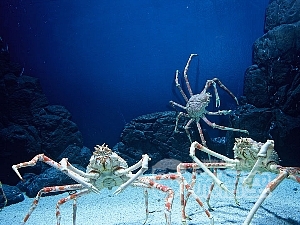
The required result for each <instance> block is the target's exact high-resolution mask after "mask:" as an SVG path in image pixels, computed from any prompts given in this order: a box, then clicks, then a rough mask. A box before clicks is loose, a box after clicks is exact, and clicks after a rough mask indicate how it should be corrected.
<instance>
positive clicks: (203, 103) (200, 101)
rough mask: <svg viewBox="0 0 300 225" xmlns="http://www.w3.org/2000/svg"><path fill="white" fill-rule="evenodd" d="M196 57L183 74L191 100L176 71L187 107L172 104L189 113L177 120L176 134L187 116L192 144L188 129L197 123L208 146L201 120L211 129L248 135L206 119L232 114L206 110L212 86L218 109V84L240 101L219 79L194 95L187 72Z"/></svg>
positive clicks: (186, 127)
mask: <svg viewBox="0 0 300 225" xmlns="http://www.w3.org/2000/svg"><path fill="white" fill-rule="evenodd" d="M194 56H197V54H191V55H190V57H189V59H188V61H187V64H186V66H185V68H184V72H183V76H184V79H185V84H186V87H187V90H188V92H189V95H190V98H188V97H187V96H186V94H185V93H184V91H183V89H182V88H181V86H180V84H179V81H178V75H179V71H178V70H177V71H176V76H175V83H176V87H177V88H178V89H179V91H180V93H181V95H182V97H183V98H184V100H185V101H186V106H183V105H180V104H178V103H176V102H173V101H170V104H171V105H172V106H173V107H174V106H178V107H179V108H182V109H184V110H186V112H187V113H184V112H180V113H179V114H178V116H177V118H176V126H175V132H177V131H178V129H177V127H178V121H179V119H180V117H181V116H186V117H188V118H190V120H189V121H188V122H187V124H186V125H185V127H184V129H185V131H186V133H187V135H188V137H189V139H190V141H191V142H192V139H191V136H190V133H189V131H188V129H189V128H190V125H191V123H192V122H194V121H195V123H196V124H197V128H198V131H199V134H200V138H201V142H202V144H203V145H204V146H206V141H205V139H204V136H203V132H202V128H201V126H200V123H199V121H200V119H202V120H203V121H204V122H205V123H207V124H208V125H209V126H210V127H212V128H217V129H220V130H230V131H238V132H243V133H246V134H248V131H247V130H241V129H235V128H231V127H225V126H220V125H218V124H215V123H212V122H210V121H209V120H208V119H207V118H206V116H205V115H206V114H207V115H227V114H229V113H230V112H231V110H219V111H218V112H209V111H207V110H206V107H207V106H208V104H209V102H210V98H211V97H212V95H211V94H210V93H208V92H207V90H208V88H210V87H211V86H212V87H213V89H214V92H215V97H216V107H217V108H218V107H219V106H220V98H219V94H218V91H217V87H216V84H218V85H219V86H220V87H221V88H223V89H224V90H225V91H226V92H228V94H229V95H230V96H231V97H232V98H233V99H234V100H235V101H236V103H237V104H238V100H237V98H236V97H235V96H234V95H233V94H232V92H231V91H230V90H228V89H227V88H226V87H225V86H224V85H223V84H222V83H221V81H220V80H219V79H218V78H213V79H212V80H207V81H206V84H205V87H204V89H203V91H201V93H200V94H195V95H194V94H193V92H192V89H191V86H190V83H189V80H188V76H187V71H188V68H189V65H190V62H191V60H192V58H193V57H194Z"/></svg>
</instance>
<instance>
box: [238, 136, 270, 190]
mask: <svg viewBox="0 0 300 225" xmlns="http://www.w3.org/2000/svg"><path fill="white" fill-rule="evenodd" d="M269 149H270V150H271V151H272V149H274V141H273V140H268V141H267V142H266V143H264V144H263V145H262V146H261V148H260V151H259V152H258V154H257V157H258V158H257V161H256V163H255V164H254V166H253V167H252V169H251V171H250V173H249V174H248V176H247V177H246V178H245V180H244V181H243V185H244V186H245V185H248V186H249V187H251V186H252V183H253V178H254V176H255V175H256V173H257V172H258V171H259V170H260V168H261V167H263V166H262V164H263V161H264V160H265V159H266V157H267V151H268V150H269Z"/></svg>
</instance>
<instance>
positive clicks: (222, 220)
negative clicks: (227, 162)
mask: <svg viewBox="0 0 300 225" xmlns="http://www.w3.org/2000/svg"><path fill="white" fill-rule="evenodd" d="M184 176H185V177H187V178H188V180H189V177H190V174H189V173H185V174H184ZM234 176H235V173H234V172H233V171H228V170H227V171H226V172H225V171H219V177H220V178H221V180H222V181H223V182H224V183H225V184H226V186H227V187H228V188H229V189H230V190H233V185H234V182H235V177H234ZM274 177H275V175H273V174H269V173H264V174H262V175H257V177H256V179H255V183H254V185H253V188H252V189H248V188H243V187H242V185H241V184H240V186H239V189H238V199H239V201H240V204H241V206H236V205H235V203H234V200H233V198H232V197H230V196H229V195H228V194H226V193H224V192H223V191H222V190H221V189H220V188H218V187H216V188H215V190H214V192H213V196H212V200H211V205H212V206H213V207H214V209H215V210H214V211H213V212H212V215H213V216H214V221H215V224H216V225H219V224H224V225H231V224H242V223H243V221H244V219H245V218H246V215H247V213H248V212H249V210H250V209H251V207H252V205H253V203H254V201H256V199H257V198H258V196H259V194H260V192H261V191H262V190H263V188H264V187H265V185H266V184H267V182H268V181H270V180H272V179H273V178H274ZM244 178H245V175H243V176H242V178H241V181H242V180H243V179H244ZM160 182H161V183H164V184H166V185H168V186H170V187H172V188H173V189H174V191H175V198H174V202H173V209H172V224H178V225H179V224H181V216H180V203H179V189H178V184H177V183H176V182H175V181H160ZM209 186H210V179H209V178H208V177H207V175H205V174H203V173H202V174H201V175H199V177H198V179H197V184H196V186H195V192H196V193H197V194H198V195H199V196H200V198H201V199H202V200H203V201H205V198H206V194H207V190H208V188H209ZM113 190H115V189H113ZM113 190H102V192H101V194H99V195H97V194H90V195H87V196H83V197H81V198H79V199H78V211H77V223H76V224H77V225H96V224H105V225H125V224H130V225H138V224H143V222H144V219H145V207H144V197H143V189H141V188H133V187H130V188H128V189H126V190H125V191H124V192H122V193H121V194H119V195H118V196H113V195H112V193H113ZM65 196H67V194H60V195H56V196H51V197H43V198H42V199H41V200H40V203H39V205H38V207H37V208H36V210H35V211H34V212H33V214H32V215H31V216H30V218H29V220H28V221H27V223H26V224H27V225H56V218H55V205H56V202H57V201H58V200H59V199H61V198H62V197H65ZM164 197H165V194H164V193H162V192H160V191H157V190H150V191H149V210H150V212H151V213H150V215H149V218H148V220H147V223H146V224H149V225H150V224H151V225H161V224H165V219H164ZM32 201H33V199H29V198H26V199H25V200H24V201H23V202H21V203H18V204H15V205H11V206H8V207H5V208H4V209H3V210H2V211H0V224H1V225H16V224H21V221H22V219H23V217H24V215H25V214H26V213H27V211H28V209H29V207H30V205H31V203H32ZM187 213H188V215H189V216H190V217H191V218H192V220H190V221H189V222H188V224H189V225H196V224H197V225H198V224H209V219H208V218H207V217H206V216H205V214H204V212H203V211H202V209H201V208H200V207H199V206H198V205H197V204H196V203H195V201H194V200H193V199H190V200H189V202H188V208H187ZM61 214H62V221H61V225H72V224H73V223H72V203H71V202H68V203H66V204H65V205H63V206H62V207H61ZM251 224H260V225H266V224H272V225H277V224H278V225H283V224H286V225H291V224H293V225H296V224H300V184H298V183H296V182H294V181H291V180H285V181H283V183H281V185H280V186H279V187H278V188H277V189H276V190H275V191H274V193H272V194H271V195H270V196H269V198H267V200H266V201H265V202H264V203H263V206H262V207H261V208H260V209H259V210H258V212H257V213H256V215H255V217H254V219H253V221H252V223H251Z"/></svg>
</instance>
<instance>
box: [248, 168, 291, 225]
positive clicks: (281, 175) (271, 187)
mask: <svg viewBox="0 0 300 225" xmlns="http://www.w3.org/2000/svg"><path fill="white" fill-rule="evenodd" d="M288 175H289V173H288V171H287V170H281V171H280V173H279V175H278V176H277V177H276V178H275V179H274V180H272V181H271V182H270V183H269V184H268V185H267V187H266V188H265V189H264V190H263V192H262V193H261V194H260V196H259V198H258V200H257V201H256V202H255V204H254V206H253V207H252V209H251V210H250V212H249V213H248V215H247V218H246V219H245V221H244V223H243V225H249V224H250V222H251V220H252V218H253V216H254V214H255V213H256V211H257V210H258V208H259V207H260V206H261V204H262V203H263V202H264V200H265V199H266V198H267V197H268V195H269V194H270V193H271V192H272V191H274V190H275V188H276V187H277V186H278V185H279V184H280V183H281V182H282V181H283V180H284V179H285V178H287V177H288Z"/></svg>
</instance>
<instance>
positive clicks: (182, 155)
mask: <svg viewBox="0 0 300 225" xmlns="http://www.w3.org/2000/svg"><path fill="white" fill-rule="evenodd" d="M177 115H178V114H177V113H176V112H172V111H166V112H156V113H151V114H147V115H142V116H139V117H137V118H135V119H133V120H132V121H131V122H130V123H128V124H126V125H125V128H124V130H123V132H122V134H121V141H120V142H119V143H118V144H117V145H116V146H114V148H113V150H114V151H116V152H117V153H118V154H119V155H120V156H121V157H122V158H124V159H125V160H126V161H127V162H128V164H129V165H133V164H134V163H136V162H137V161H138V160H140V159H141V156H142V155H143V154H148V155H149V156H150V158H151V161H150V163H149V166H150V167H151V166H153V165H154V164H156V163H157V162H159V161H160V160H163V159H176V160H180V161H182V162H191V157H190V156H189V148H190V141H189V139H188V137H187V134H186V132H185V130H184V128H183V127H184V126H185V125H186V123H187V122H188V118H184V117H181V118H180V120H179V127H178V128H179V130H180V132H174V129H175V123H176V116H177ZM211 129H212V128H211ZM203 132H204V136H205V139H206V141H207V145H208V146H209V147H211V148H213V149H216V150H217V151H219V152H221V153H224V150H225V142H223V141H222V140H221V139H211V138H210V137H209V136H208V134H207V132H206V130H205V129H204V130H203ZM208 133H209V132H208ZM190 134H191V137H192V139H193V140H197V141H199V142H200V137H199V133H198V130H197V127H196V126H195V124H194V123H193V124H192V125H191V129H190ZM197 156H198V157H199V158H205V159H207V154H204V153H201V152H197ZM148 172H150V170H149V171H148Z"/></svg>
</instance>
